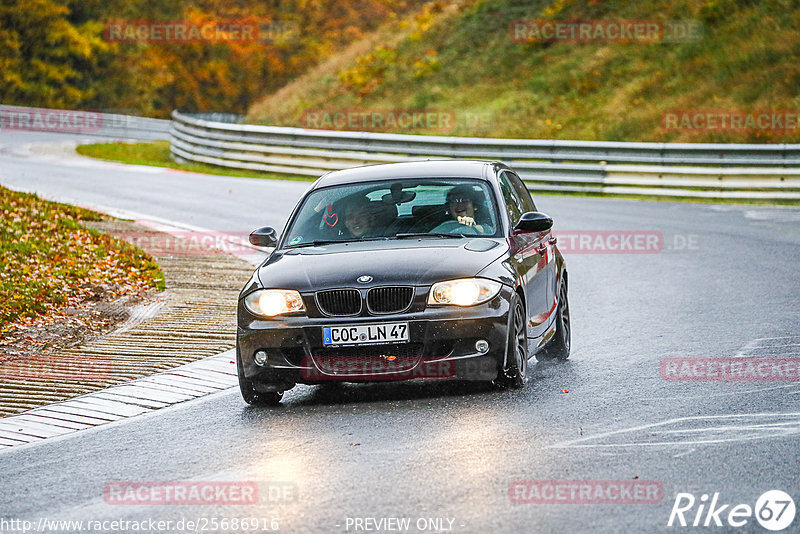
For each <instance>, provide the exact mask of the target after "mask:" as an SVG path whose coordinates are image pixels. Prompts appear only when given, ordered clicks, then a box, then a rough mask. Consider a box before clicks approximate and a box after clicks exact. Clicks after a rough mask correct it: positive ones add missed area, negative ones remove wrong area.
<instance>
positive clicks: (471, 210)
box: [432, 184, 484, 234]
mask: <svg viewBox="0 0 800 534" xmlns="http://www.w3.org/2000/svg"><path fill="white" fill-rule="evenodd" d="M478 205H479V198H478V195H477V193H476V192H475V190H474V189H473V188H472V186H470V185H466V184H462V185H457V186H455V187H453V188H452V189H451V190H450V191H448V193H447V213H449V214H450V217H451V218H452V219H451V220H450V221H446V222H444V223H442V224H440V225H439V226H438V227H437V228H434V229H433V230H432V231H433V232H436V231H439V228H441V229H442V230H444V229H445V228H447V229H452V226H453V222H457V223H458V225H459V227H461V226H466V227H468V228H471V229H472V230H474V231H475V232H476V233H479V234H482V233H484V227H483V225H481V224H477V223H476V222H475V211H476V207H477V206H478Z"/></svg>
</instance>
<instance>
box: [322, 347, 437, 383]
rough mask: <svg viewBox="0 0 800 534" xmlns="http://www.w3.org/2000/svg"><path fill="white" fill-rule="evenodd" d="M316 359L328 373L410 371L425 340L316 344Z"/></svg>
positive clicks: (418, 358) (417, 362)
mask: <svg viewBox="0 0 800 534" xmlns="http://www.w3.org/2000/svg"><path fill="white" fill-rule="evenodd" d="M311 357H312V359H313V360H314V363H315V364H316V366H317V367H318V368H319V370H320V371H322V372H323V373H325V374H328V375H337V376H362V377H369V376H373V375H381V374H390V373H402V372H406V371H411V370H412V369H414V367H416V366H417V364H419V362H420V361H421V360H422V343H392V344H385V345H367V346H363V347H333V348H317V349H313V350H312V351H311Z"/></svg>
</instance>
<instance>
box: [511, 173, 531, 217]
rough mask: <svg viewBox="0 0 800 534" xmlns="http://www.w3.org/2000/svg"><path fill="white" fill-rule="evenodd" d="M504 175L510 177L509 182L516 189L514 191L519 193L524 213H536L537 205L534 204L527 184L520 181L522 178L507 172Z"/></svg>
mask: <svg viewBox="0 0 800 534" xmlns="http://www.w3.org/2000/svg"><path fill="white" fill-rule="evenodd" d="M504 174H506V175H507V176H508V181H509V182H511V185H512V186H513V187H514V191H516V192H517V196H518V197H519V198H520V199H521V200H522V212H523V213H527V212H529V211H536V204H534V203H533V199H532V198H531V192H530V191H528V188H527V187H525V183H524V182H523V181H522V180H521V179H520V177H519V176H517V175H516V174H514V173H513V172H506V173H504Z"/></svg>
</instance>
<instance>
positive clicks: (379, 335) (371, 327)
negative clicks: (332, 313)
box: [322, 323, 409, 345]
mask: <svg viewBox="0 0 800 534" xmlns="http://www.w3.org/2000/svg"><path fill="white" fill-rule="evenodd" d="M408 340H409V337H408V323H383V324H361V325H345V326H323V327H322V342H323V344H325V345H374V344H376V343H398V342H407V341H408Z"/></svg>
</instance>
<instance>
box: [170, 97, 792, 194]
mask: <svg viewBox="0 0 800 534" xmlns="http://www.w3.org/2000/svg"><path fill="white" fill-rule="evenodd" d="M169 133H170V150H171V151H172V154H173V156H174V157H175V158H176V159H178V160H186V161H194V162H202V163H208V164H211V165H217V166H222V167H229V168H234V169H249V170H258V171H264V172H273V173H285V174H294V175H303V176H319V175H321V174H323V173H325V172H327V171H331V170H338V169H346V168H350V167H354V166H358V165H368V164H374V163H392V162H403V161H424V160H427V159H432V158H435V159H450V158H453V159H489V160H501V161H503V162H505V163H507V164H508V165H510V166H511V167H513V168H514V169H516V170H517V171H518V172H519V174H520V176H521V178H522V179H523V180H525V182H526V184H527V185H528V188H529V189H530V190H532V191H551V192H581V193H597V194H628V195H630V194H634V195H637V194H638V195H657V196H667V197H669V196H672V197H705V198H716V199H720V198H733V199H786V200H791V199H800V145H786V144H773V145H744V144H700V143H618V142H599V141H556V140H542V139H483V138H477V137H440V136H422V135H402V134H386V133H372V132H346V131H328V130H307V129H302V128H286V127H276V126H256V125H245V124H230V123H221V122H211V121H207V120H202V119H198V118H193V117H190V116H188V115H185V114H183V113H180V112H178V111H174V112H173V113H172V124H171V127H170V130H169Z"/></svg>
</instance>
